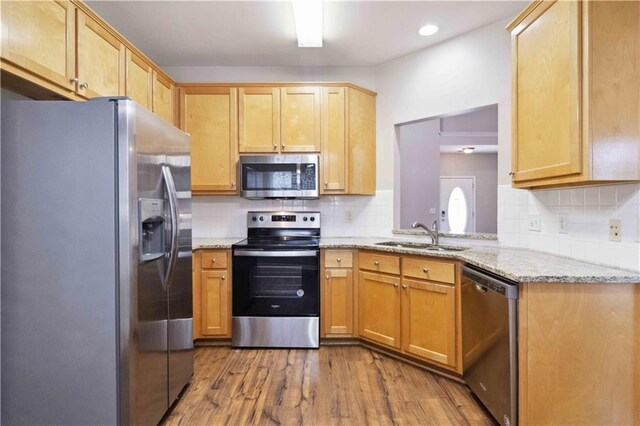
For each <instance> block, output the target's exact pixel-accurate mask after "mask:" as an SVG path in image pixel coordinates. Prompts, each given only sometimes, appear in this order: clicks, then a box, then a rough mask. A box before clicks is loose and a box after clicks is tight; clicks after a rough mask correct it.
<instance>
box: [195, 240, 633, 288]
mask: <svg viewBox="0 0 640 426" xmlns="http://www.w3.org/2000/svg"><path fill="white" fill-rule="evenodd" d="M241 239H242V238H212V239H201V240H200V241H199V240H198V239H194V244H193V250H194V251H196V250H203V249H230V248H231V246H232V244H233V243H235V242H237V241H240V240H241ZM323 240H324V241H323ZM388 240H389V238H386V239H385V238H363V239H359V238H348V237H343V238H340V237H337V238H331V237H329V238H323V239H321V240H320V248H321V249H325V248H326V249H329V248H331V249H363V250H375V251H380V252H387V253H395V254H407V255H415V256H429V257H441V258H445V259H453V260H459V261H462V262H465V263H467V264H469V265H473V266H476V267H478V268H481V269H484V270H486V271H489V272H492V273H494V274H497V275H499V276H502V277H504V278H507V279H509V280H512V281H516V282H518V283H521V284H529V283H566V284H640V272H635V271H627V270H624V269H620V268H615V267H610V266H604V265H594V264H591V263H587V262H583V261H580V260H576V259H569V258H566V257H562V256H556V255H553V254H549V253H541V252H537V251H534V250H527V249H521V248H505V247H489V248H487V247H481V246H478V247H473V246H471V247H469V248H468V249H467V250H464V251H458V252H445V253H442V252H433V251H428V250H423V249H412V248H404V247H385V246H380V245H376V242H380V241H388ZM501 252H503V253H506V252H509V253H510V254H512V255H513V254H517V255H518V257H519V258H518V259H517V262H520V263H522V262H535V261H536V260H535V257H536V256H537V257H539V258H540V259H539V262H544V261H557V262H559V263H560V264H562V263H564V264H565V266H566V265H568V267H573V268H580V267H584V268H585V269H592V270H595V271H597V273H594V274H590V273H589V272H585V273H580V272H579V271H578V272H575V273H571V274H562V273H559V274H558V275H555V274H553V273H549V272H545V273H541V274H535V275H534V274H529V273H518V272H515V271H514V270H513V269H515V268H517V266H516V265H514V266H513V268H510V267H509V265H508V264H507V265H497V264H496V262H497V260H496V261H494V262H492V259H491V258H497V257H499V256H500V254H501ZM532 257H533V258H534V259H531V258H532ZM527 258H529V260H527ZM504 262H508V260H503V263H504Z"/></svg>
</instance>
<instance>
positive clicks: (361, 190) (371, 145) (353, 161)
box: [348, 88, 376, 195]
mask: <svg viewBox="0 0 640 426" xmlns="http://www.w3.org/2000/svg"><path fill="white" fill-rule="evenodd" d="M348 94H349V103H348V111H349V112H348V115H349V130H348V138H349V140H348V144H349V154H348V158H349V171H348V176H349V193H350V194H361V195H375V193H376V97H375V95H373V94H371V93H366V92H363V91H361V90H357V89H353V88H349V89H348Z"/></svg>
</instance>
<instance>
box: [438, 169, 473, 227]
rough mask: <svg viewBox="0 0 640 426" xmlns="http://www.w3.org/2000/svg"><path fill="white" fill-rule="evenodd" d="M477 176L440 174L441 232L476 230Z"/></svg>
mask: <svg viewBox="0 0 640 426" xmlns="http://www.w3.org/2000/svg"><path fill="white" fill-rule="evenodd" d="M475 200H476V197H475V177H473V176H471V177H469V176H467V177H453V176H452V177H447V176H440V232H451V233H455V234H462V233H468V232H476V201H475Z"/></svg>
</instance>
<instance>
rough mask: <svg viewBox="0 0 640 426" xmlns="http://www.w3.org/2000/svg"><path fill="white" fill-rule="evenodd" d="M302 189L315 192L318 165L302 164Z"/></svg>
mask: <svg viewBox="0 0 640 426" xmlns="http://www.w3.org/2000/svg"><path fill="white" fill-rule="evenodd" d="M300 189H301V190H303V191H313V190H315V189H317V187H316V165H315V164H302V165H301V168H300Z"/></svg>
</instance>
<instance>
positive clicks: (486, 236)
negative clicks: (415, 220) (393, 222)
mask: <svg viewBox="0 0 640 426" xmlns="http://www.w3.org/2000/svg"><path fill="white" fill-rule="evenodd" d="M392 232H393V233H394V234H396V235H416V236H426V235H428V234H427V231H425V230H424V229H414V228H410V229H394V230H393V231H392ZM438 235H439V236H441V237H446V238H466V239H470V240H498V234H491V233H487V232H472V233H463V234H454V233H451V232H439V233H438Z"/></svg>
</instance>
